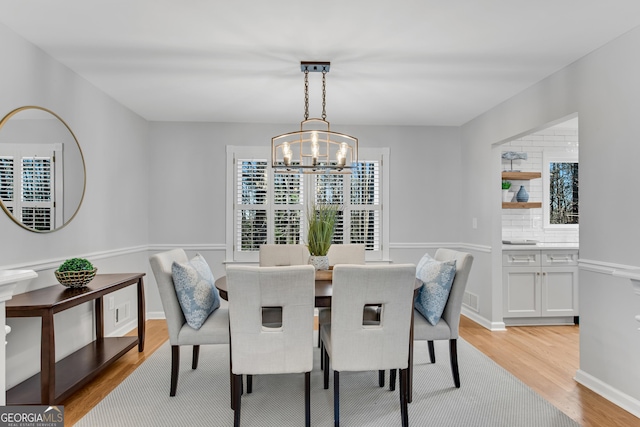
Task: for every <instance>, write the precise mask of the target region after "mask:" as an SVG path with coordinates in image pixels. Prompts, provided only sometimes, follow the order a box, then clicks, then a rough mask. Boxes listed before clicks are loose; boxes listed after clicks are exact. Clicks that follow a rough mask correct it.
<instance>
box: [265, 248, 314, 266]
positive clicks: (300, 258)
mask: <svg viewBox="0 0 640 427" xmlns="http://www.w3.org/2000/svg"><path fill="white" fill-rule="evenodd" d="M259 255H260V267H281V266H286V265H305V264H308V263H309V249H307V247H306V246H305V245H273V244H269V245H260V252H259Z"/></svg>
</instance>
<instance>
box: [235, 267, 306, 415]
mask: <svg viewBox="0 0 640 427" xmlns="http://www.w3.org/2000/svg"><path fill="white" fill-rule="evenodd" d="M314 290H315V269H314V267H313V266H311V265H300V266H285V267H253V266H233V265H230V266H227V295H228V299H229V320H230V333H231V371H232V376H233V387H232V388H233V396H234V397H233V402H232V408H234V426H236V427H237V426H239V425H240V410H241V394H242V376H243V375H247V393H252V391H253V390H252V385H251V383H250V381H249V379H250V378H252V376H253V375H263V374H287V373H304V374H305V425H306V426H309V425H310V424H311V391H310V381H311V369H312V368H313V316H314V306H315V296H314ZM264 307H278V308H280V309H281V311H282V324H281V325H280V326H278V327H271V326H269V325H268V324H265V322H264V321H263V318H262V313H263V310H262V309H263V308H264Z"/></svg>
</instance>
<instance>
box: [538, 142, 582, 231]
mask: <svg viewBox="0 0 640 427" xmlns="http://www.w3.org/2000/svg"><path fill="white" fill-rule="evenodd" d="M550 163H578V164H579V163H580V162H579V160H578V151H577V149H576V150H572V151H566V150H564V151H559V150H544V151H543V152H542V215H543V219H544V228H545V229H548V230H560V229H565V230H567V229H570V230H575V229H578V228H580V224H551V223H550V221H551V214H550V212H549V204H550V194H549V186H550V185H551V182H550V181H551V180H550V177H549V164H550Z"/></svg>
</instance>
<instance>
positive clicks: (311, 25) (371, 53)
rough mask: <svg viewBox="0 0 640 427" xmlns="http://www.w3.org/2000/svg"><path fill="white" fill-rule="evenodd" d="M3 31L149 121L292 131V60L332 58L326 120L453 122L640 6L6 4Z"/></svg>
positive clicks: (299, 87)
mask: <svg viewBox="0 0 640 427" xmlns="http://www.w3.org/2000/svg"><path fill="white" fill-rule="evenodd" d="M0 23H2V24H4V25H6V26H7V27H9V28H10V29H12V30H13V31H15V32H16V33H18V34H19V35H20V36H22V37H23V38H25V39H27V40H28V41H30V42H31V43H33V44H35V45H37V46H39V47H40V48H41V49H43V50H44V51H45V52H47V53H48V54H50V55H51V56H52V57H54V58H55V59H57V60H58V61H60V62H61V63H63V64H65V65H67V66H68V67H69V68H71V69H72V70H74V71H75V72H76V73H77V74H79V75H81V76H82V77H84V78H85V79H86V80H88V81H89V82H91V83H92V84H93V85H95V86H97V87H98V88H100V89H101V90H102V91H104V92H106V93H107V94H109V95H110V96H112V97H113V98H115V99H116V100H117V101H118V102H120V103H121V104H123V105H125V106H126V107H128V108H130V109H131V110H133V111H134V112H136V113H137V114H139V115H140V116H142V117H144V118H145V119H147V120H152V121H212V122H252V123H295V122H298V121H300V120H302V119H303V107H304V93H303V77H304V76H303V73H301V71H300V61H330V62H331V71H330V72H329V73H328V74H327V120H329V121H330V122H331V123H332V124H353V125H355V124H381V125H384V124H395V125H452V126H457V125H461V124H464V123H466V122H467V121H469V120H471V119H473V118H474V117H476V116H478V115H479V114H481V113H483V112H485V111H487V110H488V109H490V108H492V107H494V106H495V105H497V104H499V103H501V102H503V101H505V100H506V99H508V98H510V97H512V96H514V95H515V94H517V93H519V92H520V91H522V90H524V89H526V88H527V87H529V86H531V85H533V84H535V83H536V82H538V81H540V80H541V79H543V78H544V77H546V76H548V75H550V74H552V73H553V72H555V71H557V70H559V69H561V68H563V67H565V66H566V65H568V64H570V63H572V62H573V61H575V60H577V59H578V58H580V57H582V56H584V55H586V54H588V53H589V52H591V51H593V50H595V49H597V48H598V47H600V46H602V45H603V44H605V43H607V42H609V41H611V40H612V39H614V38H616V37H618V36H620V35H622V34H624V33H625V32H627V31H629V30H631V29H633V28H634V27H637V26H639V25H640V1H638V0H607V1H604V0H561V1H559V0H536V1H532V0H482V1H478V0H449V1H443V0H393V1H391V0H388V1H383V0H325V1H323V2H311V1H308V0H268V1H267V0H233V1H224V0H217V1H213V0H210V1H205V0H181V1H177V0H133V1H132V0H91V1H86V0H56V1H51V0H20V1H16V0H0ZM5 65H6V64H5ZM320 87H321V83H320V74H319V73H312V74H310V92H311V94H310V115H311V117H318V116H320V114H321V96H320Z"/></svg>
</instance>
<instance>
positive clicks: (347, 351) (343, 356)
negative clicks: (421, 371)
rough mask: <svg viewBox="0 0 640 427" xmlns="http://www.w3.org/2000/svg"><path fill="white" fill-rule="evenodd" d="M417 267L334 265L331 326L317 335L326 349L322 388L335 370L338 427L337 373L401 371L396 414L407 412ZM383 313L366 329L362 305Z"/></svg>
mask: <svg viewBox="0 0 640 427" xmlns="http://www.w3.org/2000/svg"><path fill="white" fill-rule="evenodd" d="M415 273H416V267H415V265H413V264H391V265H337V266H336V267H335V268H334V269H333V295H332V298H331V323H328V324H325V325H323V326H322V329H321V331H320V333H321V337H322V342H323V345H324V354H323V358H324V372H323V374H324V388H325V389H327V388H329V368H330V366H331V368H333V416H334V424H335V426H336V427H337V426H339V425H340V386H339V384H340V372H347V371H384V370H387V369H389V370H392V372H395V370H396V369H400V387H399V394H400V414H401V420H402V426H403V427H406V426H408V425H409V415H408V409H407V392H408V383H407V380H408V372H407V371H408V367H409V336H410V328H411V312H412V307H413V290H414V286H415ZM368 304H375V305H379V306H380V307H381V311H380V322H379V323H377V324H373V325H372V324H366V323H365V322H364V321H363V318H362V312H363V309H364V307H365V306H366V305H368Z"/></svg>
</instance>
